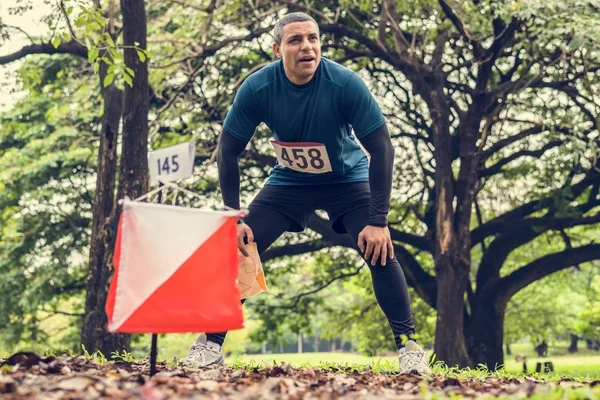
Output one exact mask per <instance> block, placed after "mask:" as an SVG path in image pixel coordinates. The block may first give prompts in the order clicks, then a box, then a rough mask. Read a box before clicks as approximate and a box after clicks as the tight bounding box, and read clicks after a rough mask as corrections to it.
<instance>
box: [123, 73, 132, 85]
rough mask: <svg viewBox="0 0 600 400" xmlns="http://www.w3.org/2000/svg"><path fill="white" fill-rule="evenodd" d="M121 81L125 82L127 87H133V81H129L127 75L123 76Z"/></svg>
mask: <svg viewBox="0 0 600 400" xmlns="http://www.w3.org/2000/svg"><path fill="white" fill-rule="evenodd" d="M123 79H124V80H125V82H127V84H128V85H129V87H133V79H131V77H130V76H129V75H127V74H124V75H123Z"/></svg>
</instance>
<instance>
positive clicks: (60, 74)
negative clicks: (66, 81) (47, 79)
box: [56, 69, 65, 78]
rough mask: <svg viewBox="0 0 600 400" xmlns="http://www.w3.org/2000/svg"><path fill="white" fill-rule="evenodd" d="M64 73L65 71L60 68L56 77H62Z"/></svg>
mask: <svg viewBox="0 0 600 400" xmlns="http://www.w3.org/2000/svg"><path fill="white" fill-rule="evenodd" d="M64 75H65V71H64V70H62V69H61V70H60V71H58V72H57V73H56V77H57V78H62V77H63V76H64Z"/></svg>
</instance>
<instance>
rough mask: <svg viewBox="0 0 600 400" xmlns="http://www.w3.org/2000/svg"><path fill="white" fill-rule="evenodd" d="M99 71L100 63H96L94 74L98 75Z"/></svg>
mask: <svg viewBox="0 0 600 400" xmlns="http://www.w3.org/2000/svg"><path fill="white" fill-rule="evenodd" d="M99 69H100V62H99V61H96V62H95V63H94V73H95V74H97V73H98V70H99Z"/></svg>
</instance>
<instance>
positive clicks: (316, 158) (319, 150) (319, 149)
mask: <svg viewBox="0 0 600 400" xmlns="http://www.w3.org/2000/svg"><path fill="white" fill-rule="evenodd" d="M271 145H272V146H273V149H275V154H276V155H277V161H278V162H279V164H280V165H283V166H284V167H286V168H289V169H293V170H294V171H298V172H307V173H309V174H324V173H326V172H331V171H332V169H331V163H330V162H329V155H328V154H327V148H326V147H325V145H324V144H323V143H313V142H279V141H276V140H271Z"/></svg>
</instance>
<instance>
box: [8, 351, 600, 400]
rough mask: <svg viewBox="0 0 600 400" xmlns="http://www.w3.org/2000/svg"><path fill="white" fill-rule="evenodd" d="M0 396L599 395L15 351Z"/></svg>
mask: <svg viewBox="0 0 600 400" xmlns="http://www.w3.org/2000/svg"><path fill="white" fill-rule="evenodd" d="M0 365H1V366H0V398H2V399H5V398H6V399H34V398H35V399H81V398H85V399H99V398H111V399H127V398H136V399H147V400H158V399H178V398H186V399H188V398H208V399H337V398H345V399H355V398H360V399H380V398H386V399H422V398H425V399H438V398H482V397H500V398H523V397H528V398H534V399H535V398H538V399H547V398H557V399H560V398H569V399H595V398H600V381H589V380H588V381H585V380H580V379H576V378H567V377H557V376H554V377H553V378H551V379H549V378H548V377H541V376H539V375H534V376H523V375H522V374H521V376H519V375H518V374H511V373H508V372H489V371H482V370H455V369H453V370H449V369H440V368H436V369H435V370H434V371H435V373H434V374H433V375H432V376H429V377H421V376H412V375H398V374H397V373H396V372H392V371H388V372H385V371H378V370H377V369H373V368H370V367H369V366H367V367H361V368H354V367H352V366H347V365H346V366H334V365H330V366H328V367H324V368H307V367H291V366H290V365H289V364H286V363H282V364H278V365H270V366H256V365H251V364H246V365H244V364H235V365H233V366H222V367H218V368H212V369H204V370H195V369H187V368H182V367H176V366H173V365H168V364H167V363H165V362H161V363H159V365H158V373H157V374H156V375H154V376H152V377H150V376H149V372H150V371H149V364H148V362H134V361H120V362H114V361H110V362H106V361H104V362H103V361H99V360H96V359H94V358H93V357H92V358H90V357H84V356H74V357H71V356H60V357H55V356H50V357H44V356H40V355H38V354H36V353H17V354H15V355H13V356H11V357H9V358H7V359H6V360H0Z"/></svg>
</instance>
